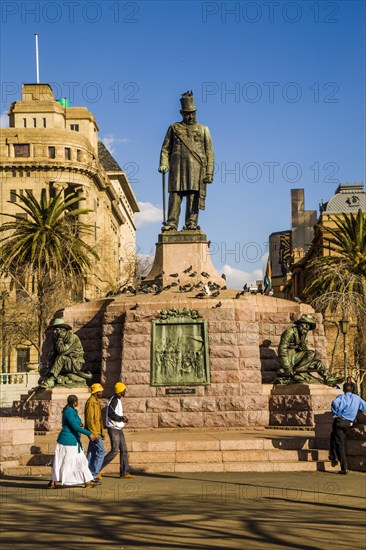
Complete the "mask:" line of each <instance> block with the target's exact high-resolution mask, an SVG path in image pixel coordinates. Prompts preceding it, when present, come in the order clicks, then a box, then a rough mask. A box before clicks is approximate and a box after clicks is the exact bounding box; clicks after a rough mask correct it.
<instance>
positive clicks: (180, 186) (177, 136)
mask: <svg viewBox="0 0 366 550" xmlns="http://www.w3.org/2000/svg"><path fill="white" fill-rule="evenodd" d="M160 165H165V166H167V167H168V169H169V181H168V191H169V193H174V192H178V191H183V192H185V191H199V193H200V203H199V208H200V209H201V210H204V208H205V197H206V184H205V183H204V182H203V178H204V177H205V176H206V175H210V176H212V175H213V172H214V149H213V144H212V139H211V135H210V131H209V129H208V128H207V126H204V125H203V124H198V123H196V124H192V125H189V124H184V123H183V122H176V123H174V124H172V125H171V126H169V128H168V131H167V133H166V136H165V139H164V143H163V146H162V148H161V154H160Z"/></svg>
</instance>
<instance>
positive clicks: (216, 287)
mask: <svg viewBox="0 0 366 550" xmlns="http://www.w3.org/2000/svg"><path fill="white" fill-rule="evenodd" d="M192 269H193V266H189V267H187V269H185V270H184V271H183V274H184V275H185V276H186V277H187V276H188V277H191V278H192V279H193V278H196V279H197V276H199V275H201V277H202V278H203V279H206V280H201V281H199V282H197V283H195V282H193V281H192V283H186V284H184V285H183V284H181V282H180V279H179V273H170V275H168V277H169V278H171V279H172V282H171V283H168V284H165V285H164V284H163V275H165V272H164V271H162V272H161V273H159V275H157V276H156V277H155V278H154V279H151V280H148V281H146V280H145V277H141V281H140V283H139V284H138V285H136V286H135V287H134V286H132V285H129V286H124V287H123V288H121V289H119V290H116V291H109V292H108V293H107V294H106V296H107V297H109V296H116V295H119V294H133V295H135V296H136V295H137V294H154V295H155V296H157V295H158V294H161V293H162V292H164V291H166V290H170V289H171V288H177V290H178V292H180V293H184V292H196V291H198V292H197V294H196V295H195V296H194V297H195V298H198V299H204V298H218V297H219V295H220V293H221V291H222V290H227V286H226V284H225V282H226V275H225V273H223V274H222V275H221V278H222V279H223V282H224V284H223V285H222V286H221V285H220V284H218V283H215V282H213V281H210V280H209V279H210V274H209V273H206V272H205V271H202V272H201V273H200V274H199V273H197V271H192ZM186 277H185V278H186ZM246 292H249V289H248V285H247V284H245V285H244V286H243V290H241V291H239V292H237V294H236V295H235V298H236V299H238V298H240V297H241V296H243V295H244V294H245V293H246ZM221 305H222V303H221V302H218V303H217V304H215V305H214V306H213V308H218V307H221ZM138 307H139V305H138V304H136V305H135V306H133V307H132V308H131V309H137V308H138Z"/></svg>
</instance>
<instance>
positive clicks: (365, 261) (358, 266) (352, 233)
mask: <svg viewBox="0 0 366 550" xmlns="http://www.w3.org/2000/svg"><path fill="white" fill-rule="evenodd" d="M333 221H334V223H335V225H336V228H331V227H325V226H324V224H319V226H318V227H320V229H324V230H325V231H327V232H328V233H330V234H331V237H330V238H328V239H327V240H328V246H327V247H325V249H326V250H329V251H330V255H328V256H318V257H316V258H314V259H313V260H312V261H311V262H309V266H308V269H307V273H306V275H307V277H306V278H307V280H310V283H309V285H308V286H307V287H306V288H305V294H306V296H307V297H308V298H316V297H318V296H320V295H321V294H324V293H326V292H339V293H344V291H346V292H347V293H356V294H360V295H361V296H364V297H366V215H365V214H364V213H363V212H362V210H361V209H360V210H359V211H358V213H357V215H354V214H351V215H350V216H348V215H346V214H342V216H336V217H335V218H334V220H333ZM314 275H315V277H314Z"/></svg>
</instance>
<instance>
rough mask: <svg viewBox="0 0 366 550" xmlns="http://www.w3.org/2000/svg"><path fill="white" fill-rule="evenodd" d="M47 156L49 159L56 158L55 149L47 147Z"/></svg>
mask: <svg viewBox="0 0 366 550" xmlns="http://www.w3.org/2000/svg"><path fill="white" fill-rule="evenodd" d="M48 156H49V157H50V159H54V158H56V149H55V147H49V148H48Z"/></svg>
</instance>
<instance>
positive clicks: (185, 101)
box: [180, 90, 197, 112]
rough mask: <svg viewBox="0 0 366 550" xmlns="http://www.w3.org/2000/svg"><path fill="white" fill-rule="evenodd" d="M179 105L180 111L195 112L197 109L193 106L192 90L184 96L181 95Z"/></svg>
mask: <svg viewBox="0 0 366 550" xmlns="http://www.w3.org/2000/svg"><path fill="white" fill-rule="evenodd" d="M180 104H181V106H182V111H191V112H193V111H197V107H196V106H195V104H194V97H193V92H192V90H191V91H188V92H184V94H182V97H181V98H180Z"/></svg>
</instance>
